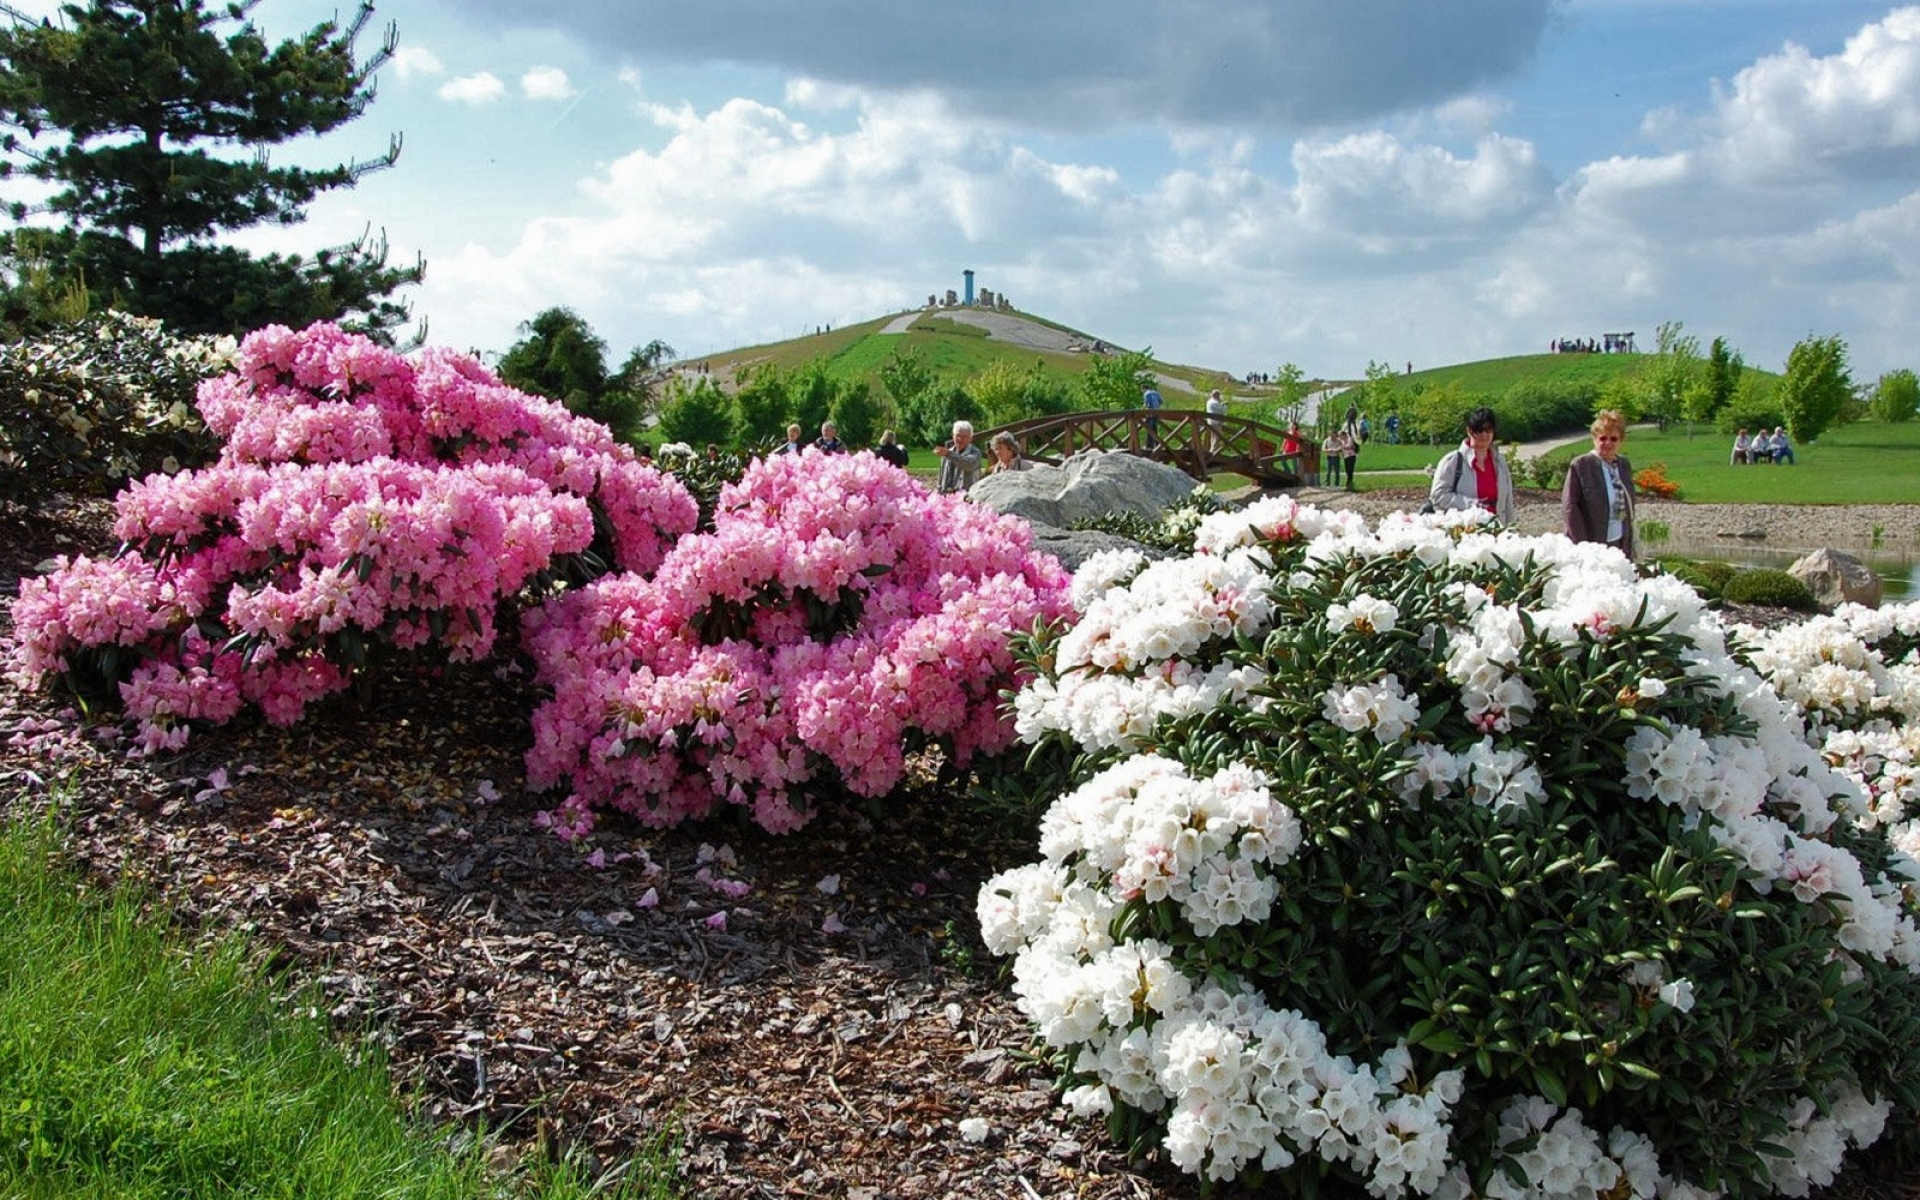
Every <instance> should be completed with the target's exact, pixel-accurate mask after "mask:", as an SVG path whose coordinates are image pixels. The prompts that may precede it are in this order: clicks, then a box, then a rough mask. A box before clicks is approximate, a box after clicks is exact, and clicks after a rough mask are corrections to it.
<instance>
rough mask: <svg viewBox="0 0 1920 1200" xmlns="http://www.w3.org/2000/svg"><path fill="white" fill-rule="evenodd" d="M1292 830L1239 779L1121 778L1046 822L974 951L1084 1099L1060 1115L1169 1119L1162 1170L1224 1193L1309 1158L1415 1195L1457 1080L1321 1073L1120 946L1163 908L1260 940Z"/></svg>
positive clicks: (1450, 1076) (1325, 1061)
mask: <svg viewBox="0 0 1920 1200" xmlns="http://www.w3.org/2000/svg"><path fill="white" fill-rule="evenodd" d="M1300 836H1301V831H1300V825H1299V822H1298V821H1297V820H1296V819H1295V817H1294V815H1293V813H1292V812H1291V811H1290V810H1288V809H1287V808H1286V806H1285V805H1282V804H1280V803H1279V802H1278V801H1276V800H1274V799H1273V796H1272V794H1271V792H1270V791H1269V785H1268V781H1267V780H1266V779H1265V778H1264V777H1262V776H1261V775H1260V774H1259V773H1258V772H1255V771H1253V770H1250V769H1248V768H1245V767H1228V768H1226V769H1225V770H1222V771H1220V772H1218V773H1217V774H1215V775H1213V776H1211V777H1210V778H1207V779H1204V780H1201V779H1194V778H1192V777H1191V776H1190V775H1188V773H1187V772H1186V770H1185V769H1184V768H1182V767H1181V766H1180V765H1179V764H1177V763H1174V762H1171V761H1169V760H1166V759H1162V758H1158V757H1156V756H1153V755H1139V756H1137V757H1134V758H1130V759H1127V760H1125V761H1123V762H1121V763H1119V764H1118V765H1116V766H1114V767H1111V768H1109V769H1108V770H1106V771H1104V772H1102V773H1101V774H1100V775H1099V776H1097V777H1096V778H1094V779H1093V780H1091V781H1090V782H1088V783H1087V784H1085V785H1084V786H1082V787H1080V788H1077V789H1075V790H1074V791H1073V792H1072V793H1070V794H1068V795H1067V796H1066V797H1064V798H1063V799H1062V800H1061V801H1060V802H1059V803H1058V804H1056V805H1055V806H1054V808H1053V809H1052V811H1050V812H1049V813H1048V815H1047V818H1046V821H1045V824H1044V826H1043V828H1042V832H1041V852H1042V853H1043V854H1044V855H1045V856H1046V861H1045V862H1042V863H1037V864H1034V865H1031V866H1027V867H1020V868H1016V869H1015V870H1012V871H1008V872H1005V873H1003V874H1001V875H998V876H996V877H995V878H993V879H992V880H990V881H988V883H987V885H986V886H985V887H984V888H982V889H981V892H980V899H979V905H978V914H979V917H980V926H981V931H982V935H983V937H984V939H985V941H986V944H987V947H988V949H990V950H992V951H994V952H995V953H999V954H1007V953H1016V952H1017V954H1018V958H1017V959H1016V960H1015V963H1014V994H1015V996H1016V997H1017V998H1018V1001H1019V1004H1020V1008H1021V1011H1023V1012H1024V1013H1026V1014H1027V1016H1028V1017H1029V1018H1031V1019H1032V1020H1033V1021H1034V1023H1035V1025H1036V1026H1037V1027H1038V1029H1039V1032H1040V1036H1041V1037H1042V1038H1043V1039H1044V1040H1045V1041H1046V1042H1047V1043H1048V1044H1049V1045H1052V1046H1055V1047H1058V1048H1062V1049H1070V1050H1073V1051H1074V1052H1075V1054H1074V1061H1075V1063H1076V1065H1077V1069H1078V1070H1080V1071H1081V1072H1083V1073H1086V1074H1089V1075H1092V1076H1095V1077H1097V1078H1098V1079H1099V1080H1100V1082H1099V1083H1097V1084H1091V1085H1087V1086H1083V1087H1081V1088H1077V1089H1075V1090H1074V1091H1073V1092H1070V1093H1069V1094H1068V1097H1067V1102H1068V1103H1069V1104H1070V1105H1071V1106H1072V1107H1074V1108H1075V1110H1076V1111H1079V1112H1083V1113H1093V1112H1100V1111H1104V1110H1106V1109H1108V1108H1110V1107H1111V1106H1112V1103H1113V1100H1114V1097H1116V1096H1117V1097H1119V1098H1120V1099H1121V1100H1123V1101H1125V1102H1126V1103H1128V1104H1131V1105H1133V1106H1135V1107H1137V1108H1143V1109H1148V1110H1152V1111H1161V1110H1166V1111H1167V1116H1166V1120H1167V1139H1166V1145H1167V1152H1168V1155H1169V1156H1170V1157H1171V1158H1172V1159H1173V1161H1174V1162H1175V1163H1176V1164H1178V1165H1179V1166H1180V1167H1182V1168H1183V1169H1185V1170H1188V1171H1192V1172H1195V1173H1205V1174H1206V1175H1207V1176H1208V1177H1210V1178H1213V1179H1230V1178H1232V1177H1234V1176H1235V1175H1237V1174H1239V1173H1240V1171H1241V1170H1242V1169H1243V1168H1244V1167H1246V1166H1247V1165H1248V1164H1250V1163H1254V1162H1259V1163H1262V1164H1263V1165H1265V1166H1267V1167H1269V1168H1279V1167H1284V1166H1287V1165H1289V1164H1291V1163H1292V1162H1293V1160H1294V1157H1295V1156H1296V1154H1298V1153H1301V1152H1308V1153H1317V1154H1320V1155H1322V1156H1324V1157H1326V1158H1328V1159H1329V1160H1331V1161H1337V1162H1347V1163H1351V1164H1352V1165H1353V1166H1354V1167H1355V1168H1356V1169H1358V1170H1361V1171H1362V1172H1365V1173H1366V1174H1367V1175H1368V1177H1369V1178H1370V1179H1371V1180H1372V1181H1373V1185H1374V1187H1375V1189H1376V1193H1377V1194H1379V1195H1382V1196H1400V1195H1404V1194H1406V1192H1407V1190H1408V1189H1409V1188H1410V1189H1412V1190H1413V1191H1414V1192H1417V1193H1423V1194H1424V1193H1426V1192H1430V1191H1431V1190H1432V1189H1433V1188H1434V1187H1435V1186H1437V1185H1438V1183H1439V1180H1440V1177H1441V1174H1442V1172H1443V1170H1444V1169H1445V1166H1446V1162H1447V1144H1448V1126H1447V1112H1448V1110H1449V1107H1450V1106H1451V1105H1452V1104H1453V1103H1454V1102H1456V1101H1457V1100H1458V1099H1459V1094H1460V1091H1459V1090H1460V1083H1461V1075H1460V1073H1459V1072H1457V1071H1455V1072H1448V1073H1447V1074H1445V1075H1443V1076H1442V1077H1441V1078H1439V1079H1437V1080H1433V1081H1431V1082H1429V1083H1428V1084H1427V1085H1426V1086H1425V1087H1419V1086H1416V1085H1415V1084H1414V1082H1413V1081H1411V1080H1410V1079H1409V1074H1410V1068H1411V1060H1410V1058H1409V1056H1408V1055H1407V1053H1406V1051H1405V1050H1404V1049H1397V1050H1395V1051H1392V1052H1389V1053H1388V1054H1386V1055H1385V1056H1383V1057H1382V1059H1381V1061H1380V1062H1379V1063H1378V1064H1375V1065H1374V1066H1372V1067H1367V1066H1364V1065H1356V1064H1355V1063H1354V1062H1352V1061H1351V1060H1350V1059H1348V1058H1346V1057H1344V1056H1337V1055H1333V1054H1330V1053H1329V1052H1328V1050H1327V1046H1326V1041H1325V1038H1324V1036H1323V1035H1322V1034H1321V1031H1320V1028H1319V1026H1318V1025H1316V1024H1314V1023H1313V1022H1312V1021H1309V1020H1307V1019H1306V1018H1305V1017H1303V1016H1302V1015H1301V1014H1299V1013H1297V1012H1291V1011H1287V1012H1276V1011H1273V1010H1271V1009H1269V1008H1268V1007H1267V1005H1266V1004H1265V1002H1264V1001H1263V1000H1262V999H1261V998H1260V996H1259V994H1258V993H1257V992H1255V991H1253V990H1252V989H1251V988H1247V987H1239V988H1236V989H1233V990H1228V989H1226V988H1223V987H1221V986H1220V985H1219V984H1218V983H1213V982H1209V983H1206V984H1203V985H1200V986H1195V985H1193V984H1191V983H1190V982H1189V981H1188V979H1187V977H1186V976H1185V975H1184V974H1182V973H1181V971H1180V969H1179V965H1178V963H1177V962H1175V961H1174V959H1173V958H1172V950H1171V948H1170V947H1168V946H1167V945H1165V944H1163V943H1161V942H1159V941H1156V940H1153V939H1141V940H1137V941H1124V942H1119V943H1116V942H1115V941H1114V940H1113V937H1112V933H1111V930H1112V928H1113V921H1114V918H1115V916H1116V915H1117V914H1118V913H1119V911H1120V909H1121V908H1122V906H1123V905H1124V904H1125V903H1126V902H1127V901H1128V900H1131V899H1133V898H1135V897H1144V898H1146V899H1148V900H1153V901H1158V900H1170V901H1173V902H1174V903H1176V904H1177V905H1178V907H1179V911H1180V913H1181V915H1182V917H1183V918H1184V919H1185V920H1186V921H1187V922H1188V923H1189V924H1190V925H1191V926H1192V927H1193V929H1194V930H1195V932H1197V933H1199V934H1201V935H1202V936H1205V935H1207V934H1210V933H1212V932H1213V931H1215V930H1216V929H1218V928H1220V927H1223V926H1227V925H1234V924H1239V923H1241V922H1243V921H1262V920H1265V919H1266V918H1267V916H1268V910H1269V906H1270V905H1271V903H1272V901H1273V897H1274V883H1273V880H1272V878H1271V876H1270V875H1269V873H1268V872H1267V871H1266V869H1265V868H1267V867H1270V866H1276V865H1279V864H1281V863H1284V862H1285V861H1287V859H1289V858H1290V857H1292V855H1293V853H1294V851H1295V850H1296V849H1297V848H1298V847H1299V844H1300Z"/></svg>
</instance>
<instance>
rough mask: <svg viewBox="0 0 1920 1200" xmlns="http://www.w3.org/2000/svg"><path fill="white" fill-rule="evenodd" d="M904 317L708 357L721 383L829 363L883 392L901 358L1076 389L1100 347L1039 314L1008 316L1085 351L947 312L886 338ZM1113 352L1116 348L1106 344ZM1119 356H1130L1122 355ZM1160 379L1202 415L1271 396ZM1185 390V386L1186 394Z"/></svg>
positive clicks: (1193, 373)
mask: <svg viewBox="0 0 1920 1200" xmlns="http://www.w3.org/2000/svg"><path fill="white" fill-rule="evenodd" d="M903 315H905V314H901V313H889V314H887V315H886V316H882V317H876V318H874V319H873V320H871V321H863V322H861V323H860V324H858V325H846V326H842V327H840V328H838V329H831V330H825V331H822V332H820V333H817V334H810V335H808V336H806V337H798V338H789V339H787V340H786V341H781V342H769V343H766V344H764V345H758V346H743V347H741V348H739V349H737V350H727V351H720V352H717V353H714V354H709V355H705V356H703V359H702V361H704V362H706V363H708V364H709V365H710V366H711V367H712V368H713V371H714V373H715V375H716V376H717V377H718V378H720V379H721V380H723V381H727V382H730V381H731V380H732V378H733V376H734V374H735V372H736V371H740V370H750V369H752V368H754V367H757V366H759V365H761V364H771V365H772V366H774V367H775V368H777V369H779V370H780V371H783V372H787V371H793V370H795V369H797V368H799V367H802V366H804V365H806V364H807V363H810V362H812V361H814V360H815V359H820V360H824V361H825V362H826V364H827V367H828V370H829V371H830V372H831V373H832V374H833V375H834V376H836V377H839V378H854V379H862V378H864V379H866V380H867V381H868V382H869V383H870V384H871V385H872V386H873V387H874V389H875V390H876V391H879V390H880V368H881V367H882V366H884V365H885V364H886V363H887V361H888V360H889V359H891V358H892V357H893V356H894V354H895V353H896V352H898V351H900V350H912V351H913V352H915V353H917V354H918V355H919V356H920V358H921V359H922V361H924V362H925V363H926V364H927V365H928V366H929V367H931V368H932V369H933V370H934V371H936V372H938V373H939V374H941V375H942V376H944V377H946V378H949V379H953V380H956V381H964V380H966V379H967V378H970V377H972V376H974V375H978V374H979V373H980V372H982V371H984V370H986V369H987V368H988V367H989V366H992V365H993V364H995V363H999V362H1006V363H1010V364H1011V365H1013V366H1015V367H1017V368H1019V369H1021V370H1026V369H1027V368H1029V367H1032V366H1034V365H1036V364H1037V365H1038V366H1039V367H1040V369H1041V370H1042V371H1043V372H1045V373H1046V374H1047V375H1049V376H1053V377H1057V378H1059V379H1061V380H1062V381H1064V382H1066V383H1068V384H1072V383H1073V382H1074V381H1076V380H1077V379H1078V378H1079V377H1080V376H1081V375H1083V374H1085V373H1086V370H1087V364H1088V363H1089V362H1090V361H1091V360H1092V355H1091V354H1090V353H1089V352H1088V351H1087V350H1086V349H1085V348H1084V347H1089V346H1092V345H1093V344H1094V342H1095V341H1096V340H1097V339H1096V338H1095V336H1094V335H1092V334H1089V333H1084V332H1082V331H1080V330H1077V329H1073V328H1071V327H1070V326H1066V325H1062V324H1060V323H1059V322H1057V321H1050V320H1048V319H1046V318H1045V317H1039V316H1035V315H1034V314H1032V313H1024V312H1018V311H1015V312H1011V313H1006V314H1004V315H1006V316H1009V317H1013V318H1017V319H1018V320H1020V321H1024V322H1027V323H1029V324H1031V325H1033V326H1035V327H1037V329H1038V330H1042V331H1052V332H1054V333H1056V334H1058V335H1060V336H1059V337H1058V338H1057V339H1056V340H1057V341H1058V342H1060V343H1061V345H1062V346H1063V347H1064V346H1065V345H1066V344H1068V343H1077V344H1078V345H1079V346H1080V347H1082V348H1081V349H1065V348H1061V349H1048V348H1041V347H1036V346H1032V345H1026V344H1023V343H1021V342H1016V341H1008V340H1004V339H1002V338H1000V337H996V336H992V335H990V334H989V332H988V331H987V330H985V329H983V328H980V327H979V326H976V325H970V324H966V323H965V322H963V321H960V320H956V319H954V317H953V316H952V315H950V314H943V313H942V312H940V311H937V310H936V311H929V312H923V313H921V314H919V315H918V316H917V317H915V318H914V320H913V322H912V324H911V325H910V326H909V327H908V329H907V331H906V332H905V333H892V334H890V333H882V332H881V331H882V330H883V329H886V328H887V327H889V326H890V325H892V324H893V323H894V321H895V319H896V318H898V317H900V316H903ZM1106 344H1107V345H1109V346H1112V343H1111V342H1108V343H1106ZM1119 349H1124V347H1120V348H1119ZM1152 369H1153V371H1154V372H1155V373H1156V374H1157V375H1159V376H1160V377H1161V379H1162V380H1163V381H1164V382H1163V387H1164V388H1165V389H1166V391H1167V403H1168V404H1169V405H1171V406H1173V407H1176V408H1187V407H1197V406H1198V405H1199V404H1200V402H1201V400H1202V399H1203V398H1204V397H1205V396H1206V394H1207V391H1208V390H1209V389H1211V388H1216V387H1217V388H1221V389H1223V390H1226V391H1228V392H1229V393H1230V394H1232V395H1234V396H1236V397H1240V398H1246V399H1251V398H1255V397H1264V396H1265V395H1266V394H1267V392H1268V390H1269V389H1266V388H1261V387H1254V386H1250V385H1247V384H1244V383H1241V382H1239V381H1237V380H1235V379H1234V378H1233V376H1231V375H1229V374H1228V373H1227V372H1225V371H1216V370H1210V369H1207V368H1204V367H1194V366H1187V365H1184V364H1180V363H1168V362H1161V361H1159V360H1157V359H1156V360H1154V362H1153V367H1152ZM1182 385H1184V386H1182Z"/></svg>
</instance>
